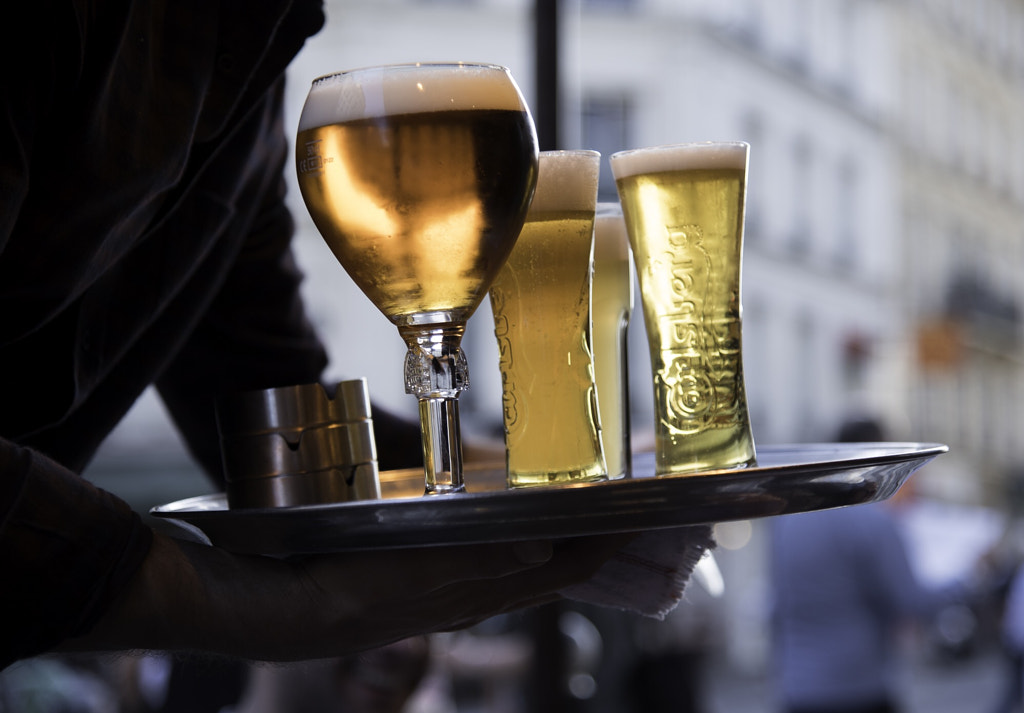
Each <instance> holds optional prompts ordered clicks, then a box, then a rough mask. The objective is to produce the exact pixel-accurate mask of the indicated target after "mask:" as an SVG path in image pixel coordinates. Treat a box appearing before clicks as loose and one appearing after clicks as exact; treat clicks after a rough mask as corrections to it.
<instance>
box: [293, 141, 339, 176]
mask: <svg viewBox="0 0 1024 713" xmlns="http://www.w3.org/2000/svg"><path fill="white" fill-rule="evenodd" d="M305 149H306V155H305V156H304V157H303V158H302V159H300V160H299V166H298V171H299V173H301V174H303V175H307V176H322V175H324V167H325V165H326V164H328V163H330V162H331V161H333V160H334V159H332V158H330V157H329V156H324V155H323V154H322V153H320V152H321V150H322V149H323V141H322V140H320V139H315V140H313V141H307V142H306V143H305Z"/></svg>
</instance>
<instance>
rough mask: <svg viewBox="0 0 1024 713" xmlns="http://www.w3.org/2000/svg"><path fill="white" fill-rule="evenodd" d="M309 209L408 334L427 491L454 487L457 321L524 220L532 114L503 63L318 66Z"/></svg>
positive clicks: (301, 155)
mask: <svg viewBox="0 0 1024 713" xmlns="http://www.w3.org/2000/svg"><path fill="white" fill-rule="evenodd" d="M296 160H297V169H298V179H299V187H300V189H301V192H302V197H303V200H304V201H305V203H306V207H307V208H308V209H309V212H310V215H311V216H312V218H313V222H314V223H315V224H316V227H317V229H318V230H319V231H320V233H321V235H322V236H323V238H324V240H325V241H326V242H327V244H328V245H329V246H330V248H331V250H332V251H333V252H334V254H335V256H336V257H337V258H338V260H339V262H340V263H341V264H342V266H343V267H344V268H345V270H346V271H347V272H348V274H349V275H350V276H351V277H352V279H353V281H354V282H355V283H356V284H357V285H358V286H359V288H360V289H361V290H362V291H363V292H364V293H365V294H366V296H367V297H368V298H369V299H370V300H371V301H372V302H373V303H374V305H376V306H377V308H378V309H379V310H380V311H381V312H383V313H384V315H385V316H386V317H387V318H388V319H389V320H391V322H392V323H393V324H395V326H397V327H398V331H399V333H400V335H401V337H402V339H403V340H404V341H405V344H406V347H407V348H408V351H407V354H406V359H405V389H406V393H409V394H413V395H415V396H416V397H417V398H418V400H419V414H420V422H421V426H422V433H423V456H424V470H425V483H426V493H427V494H439V493H451V492H459V491H461V490H463V489H464V484H463V476H462V446H461V438H460V432H459V411H458V398H459V394H460V393H461V392H462V391H463V390H464V389H465V388H467V387H468V385H469V371H468V367H467V364H466V358H465V355H464V354H463V352H462V349H461V346H460V345H461V341H462V335H463V332H464V330H465V326H466V321H467V320H468V319H469V317H470V316H471V315H472V314H473V312H474V311H475V310H476V308H477V306H478V305H479V304H480V301H481V300H482V299H483V298H484V296H485V295H486V294H487V290H488V289H489V287H490V285H491V282H492V281H493V279H494V277H495V275H496V274H497V273H498V271H499V269H500V268H501V267H502V265H503V264H504V263H505V261H506V259H507V258H508V255H509V253H510V252H511V250H512V247H513V246H514V245H515V242H516V239H517V237H518V235H519V231H520V229H521V228H522V226H523V221H524V219H525V216H526V211H527V208H528V207H529V205H530V201H531V199H532V197H533V192H534V189H535V187H536V183H537V163H538V148H537V135H536V131H535V129H534V124H533V119H532V117H531V116H530V112H529V109H528V108H527V106H526V102H525V100H524V99H523V96H522V94H521V92H520V91H519V88H518V86H517V85H516V83H515V81H514V79H513V78H512V75H511V73H510V72H509V71H508V70H507V69H506V68H504V67H499V66H495V65H482V64H464V63H454V64H408V65H391V66H384V67H371V68H366V69H358V70H353V71H348V72H341V73H337V74H331V75H327V76H324V77H320V78H318V79H316V80H315V81H314V82H313V84H312V87H311V88H310V90H309V94H308V95H307V97H306V103H305V105H304V107H303V110H302V114H301V116H300V119H299V131H298V138H297V141H296Z"/></svg>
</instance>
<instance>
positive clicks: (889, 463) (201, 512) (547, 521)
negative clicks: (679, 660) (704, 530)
mask: <svg viewBox="0 0 1024 713" xmlns="http://www.w3.org/2000/svg"><path fill="white" fill-rule="evenodd" d="M948 450H949V448H948V446H946V445H944V444H941V443H930V442H905V441H887V442H867V443H852V444H851V443H798V444H771V445H764V446H760V447H759V449H758V453H759V455H767V454H774V455H778V454H785V453H790V452H798V453H805V454H808V455H811V454H816V453H820V454H823V455H828V457H824V458H821V459H814V460H803V461H798V462H791V463H785V462H783V463H771V464H769V465H765V466H755V467H750V468H734V469H716V470H709V471H703V472H700V473H691V474H673V475H665V476H654V475H653V474H652V475H640V476H637V477H634V478H631V479H620V480H613V481H602V482H597V483H579V484H566V485H557V486H546V487H534V488H523V489H518V490H485V491H476V492H466V493H461V494H451V495H431V496H423V495H419V496H404V497H391V498H387V497H385V498H382V499H379V500H362V501H355V502H346V503H329V504H316V505H302V506H293V507H284V508H251V509H235V510H230V509H228V508H227V503H226V496H225V495H224V494H223V493H213V494H208V495H200V496H196V497H193V498H185V499H183V500H177V501H174V502H171V503H166V504H164V505H158V506H156V507H154V508H152V509H151V510H150V514H151V515H153V516H154V517H157V518H160V519H162V520H165V521H168V522H170V523H173V524H174V525H176V526H177V527H179V528H181V529H182V530H184V531H185V532H187V533H189V534H190V535H191V536H193V537H197V536H198V537H199V539H200V540H205V541H207V542H209V543H211V544H214V545H218V546H224V547H225V549H232V550H233V551H242V552H249V553H256V554H287V553H300V552H306V551H307V550H306V549H304V547H303V546H302V545H301V541H302V540H303V537H302V536H301V534H300V535H299V536H298V537H297V538H291V539H292V542H293V544H291V545H289V544H287V543H275V544H273V545H272V546H269V547H267V546H259V545H257V546H254V548H253V549H247V548H246V546H245V545H243V546H242V548H241V549H239V547H238V546H237V543H235V542H231V541H232V540H233V539H238V538H232V537H231V536H230V535H228V537H227V539H228V540H229V542H228V544H234V545H236V546H234V547H228V546H226V545H222V544H220V543H221V542H224V539H225V538H224V533H223V532H221V530H223V529H224V527H229V528H230V527H231V526H232V522H233V523H234V524H235V526H236V527H238V528H241V529H243V530H244V529H245V528H246V527H247V526H249V527H253V526H255V525H254V523H261V522H263V523H264V524H267V523H270V524H273V525H276V526H280V527H283V528H284V529H287V527H288V526H294V527H297V528H298V530H300V531H301V533H305V534H307V535H309V537H307V538H306V540H307V541H310V540H311V539H312V540H316V539H317V538H322V540H321V541H326V542H331V541H332V538H333V540H334V541H337V540H340V539H343V538H350V539H351V540H352V542H351V543H347V544H345V545H344V546H337V545H336V546H333V547H327V548H325V546H324V545H322V544H320V545H313V544H307V545H306V547H308V548H309V550H308V551H312V552H322V551H342V550H357V549H384V548H394V547H414V546H429V545H453V544H460V543H469V542H481V541H493V540H494V539H495V537H497V539H501V540H515V539H534V538H537V537H556V536H559V535H561V536H574V535H575V534H579V535H587V534H597V533H598V531H602V526H601V522H600V518H601V516H602V513H600V512H597V513H594V514H589V513H587V514H580V513H578V512H576V510H578V509H579V506H583V505H593V506H599V507H600V506H608V505H609V504H610V505H611V508H612V510H614V512H610V513H605V514H606V515H607V518H608V521H609V522H611V521H612V520H616V521H617V522H618V524H617V525H615V526H612V525H608V529H607V530H605V531H608V532H613V531H618V532H623V531H637V530H643V529H664V528H666V527H670V526H671V525H665V524H663V523H664V522H665V521H666V519H669V520H671V519H672V516H673V514H672V513H665V512H657V513H656V514H659V515H660V516H661V519H660V520H659V519H658V518H654V519H655V520H657V523H658V524H654V525H653V526H651V527H644V526H643V524H642V521H643V515H644V508H645V507H647V508H650V507H652V503H653V508H654V510H655V511H660V510H661V509H665V508H669V507H671V506H672V504H673V503H675V501H676V500H678V499H679V497H680V496H681V495H682V494H683V493H684V491H694V492H698V493H702V492H703V494H704V495H705V496H706V495H707V492H704V491H707V490H708V489H710V492H712V493H715V494H717V493H719V492H721V493H725V498H726V500H728V497H729V494H730V491H734V492H732V495H734V496H735V497H736V498H737V499H739V498H741V497H748V498H749V497H751V496H752V495H753V494H755V493H758V492H761V490H762V488H761V487H760V486H763V485H764V484H765V483H775V482H777V481H778V480H779V479H780V478H792V481H793V483H794V484H795V486H806V485H807V484H808V482H807V478H808V475H810V476H811V480H812V481H814V482H821V483H826V482H827V481H828V480H829V479H830V478H831V479H833V480H834V479H835V476H836V475H837V474H838V475H842V476H844V477H842V478H840V479H839V480H840V481H842V487H846V488H848V489H849V493H850V495H851V496H852V497H851V498H850V499H849V502H845V501H844V502H835V503H828V502H827V503H826V504H825V505H823V506H822V507H807V508H803V507H801V508H799V509H796V510H792V509H790V510H786V509H784V508H783V509H782V511H780V512H766V513H763V514H759V513H756V512H755V513H754V514H749V512H748V511H743V512H744V513H745V514H742V515H741V516H737V517H728V516H725V515H727V513H726V514H725V515H724V514H723V513H722V512H721V511H717V512H716V513H715V517H713V518H710V519H709V520H707V521H706V522H723V521H728V520H733V519H754V518H759V517H768V516H772V515H780V514H787V513H788V512H799V511H803V510H812V509H827V508H831V507H842V506H845V505H854V504H859V503H862V502H872V501H877V500H884V499H887V498H888V497H890V496H891V495H892V494H893V493H894V492H895V491H896V490H898V489H899V488H900V487H902V485H903V483H904V482H905V480H906V479H907V478H909V476H910V474H911V473H913V472H914V471H916V470H917V469H919V468H920V467H922V466H923V465H925V464H926V463H928V462H929V461H931V460H932V459H934V458H935V457H937V456H939V455H942V454H943V453H946V452H948ZM879 451H883V452H879ZM858 454H859V455H858ZM638 459H639V460H641V461H642V460H644V459H649V460H651V463H652V466H651V468H652V470H653V453H650V452H647V453H642V454H638ZM901 463H913V464H916V465H914V467H913V468H911V469H910V470H909V471H907V472H906V473H905V474H902V475H897V476H896V478H895V480H893V478H892V477H889V478H888V483H889V485H890V488H889V489H890V490H891V492H874V491H871V490H870V487H869V486H872V485H878V483H877V482H875V483H871V482H865V483H856V482H852V481H850V478H851V477H852V476H851V474H855V473H858V472H865V471H867V472H870V471H872V470H878V469H887V471H892V470H895V469H896V468H897V467H898V466H899V465H900V464H901ZM484 467H485V466H484ZM490 469H491V470H492V472H493V470H494V466H493V465H491V467H490ZM421 473H422V471H421V470H420V469H407V470H403V471H385V472H382V473H381V477H382V482H384V481H386V480H387V479H389V478H392V479H393V478H398V477H399V476H400V475H401V474H405V475H406V477H414V476H415V475H416V474H421ZM469 483H470V478H468V477H467V484H469ZM837 487H838V486H837ZM785 488H786V484H785V483H783V485H782V490H785ZM862 488H867V491H868V492H866V495H867V497H863V498H860V499H857V498H858V497H859V496H860V495H862V494H864V493H861V492H860V489H862ZM780 495H785V493H780V491H779V489H778V488H776V491H775V492H774V493H770V494H766V496H765V497H775V498H778V497H779V496H780ZM211 503H213V504H214V507H210V505H211ZM570 504H571V505H576V506H577V507H576V508H571V507H567V505H570ZM676 507H682V506H679V505H678V503H677V504H676ZM531 511H539V512H541V513H543V514H544V515H545V517H543V518H542V519H543V525H542V524H540V523H534V522H532V521H531V518H530V517H528V515H529V512H531ZM499 515H503V516H505V517H506V519H508V520H509V522H508V523H507V524H508V527H509V528H511V527H513V526H515V525H519V526H520V527H524V528H525V530H526V531H525V532H524V533H523V534H521V535H517V534H516V533H514V532H505V531H504V529H503V527H502V525H503V524H504V523H501V522H498V523H495V522H494V518H495V517H498V516H499ZM346 516H348V519H351V520H352V521H353V522H349V523H344V522H343V518H346ZM630 517H635V518H638V520H637V523H640V524H637V523H634V526H626V523H627V521H628V520H629V518H630ZM446 518H447V519H448V520H450V521H451V522H450V523H449V525H448V527H463V528H470V529H471V530H474V529H475V530H479V531H481V533H483V532H487V533H490V536H485V535H483V534H481V535H480V536H474V535H473V534H472V533H470V534H461V535H460V534H458V533H450V534H447V535H445V536H443V537H442V538H441V539H437V538H436V537H435V538H434V539H430V538H431V533H433V532H434V531H435V530H437V529H440V528H443V527H444V526H445V524H444V523H445V520H446ZM317 523H319V524H320V526H323V527H331V526H333V527H341V526H342V525H343V524H347V525H350V526H351V527H352V529H351V530H348V531H344V532H337V533H333V534H332V533H326V534H321V533H318V532H317V531H316V529H315V528H316V527H318V525H317ZM574 523H576V526H577V527H579V528H580V529H579V530H578V532H574V530H573V525H574ZM687 524H701V521H700V520H699V518H694V519H693V521H692V522H681V523H680V524H679V525H678V526H685V525H687ZM211 530H217V532H213V533H212V534H211V532H210V531H211ZM538 532H539V533H541V534H536V533H538ZM495 533H498V534H497V535H495ZM257 534H258V535H260V536H258V537H257V538H256V539H257V540H259V539H260V537H263V538H264V539H266V534H267V533H257ZM424 534H425V535H426V536H427V540H425V541H424V540H423V539H422V536H423V535H424ZM286 535H287V533H286ZM417 535H419V536H417ZM283 539H284V540H288V539H289V538H288V537H287V536H285V537H284V538H283ZM296 539H298V540H299V541H300V544H294V542H295V540H296Z"/></svg>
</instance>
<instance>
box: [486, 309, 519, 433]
mask: <svg viewBox="0 0 1024 713" xmlns="http://www.w3.org/2000/svg"><path fill="white" fill-rule="evenodd" d="M491 304H492V307H493V311H494V336H495V337H496V338H497V340H498V369H499V371H500V372H501V384H502V389H501V391H502V395H501V407H502V417H503V420H504V423H505V431H506V432H508V433H510V432H511V430H512V429H513V428H514V427H515V426H516V424H517V422H518V421H519V404H518V401H517V399H516V384H515V377H514V376H513V373H514V372H513V366H514V365H513V360H512V340H511V339H510V338H509V332H510V331H511V329H510V327H509V322H508V317H506V316H505V314H504V309H505V295H504V294H503V293H502V291H501V290H492V291H491Z"/></svg>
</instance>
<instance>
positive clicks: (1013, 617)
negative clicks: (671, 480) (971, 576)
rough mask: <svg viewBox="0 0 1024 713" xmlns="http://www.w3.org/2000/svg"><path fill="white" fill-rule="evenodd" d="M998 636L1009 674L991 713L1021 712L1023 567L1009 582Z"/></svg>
mask: <svg viewBox="0 0 1024 713" xmlns="http://www.w3.org/2000/svg"><path fill="white" fill-rule="evenodd" d="M1001 633H1002V644H1003V649H1004V652H1005V655H1006V658H1007V664H1008V668H1009V671H1008V673H1007V680H1006V688H1005V689H1004V690H1003V694H1002V696H1001V697H1000V699H999V701H998V702H997V704H996V707H995V711H994V713H1014V711H1024V565H1022V566H1018V568H1017V571H1016V573H1015V574H1014V575H1013V577H1012V579H1011V580H1010V586H1009V589H1008V591H1007V593H1006V603H1005V607H1004V609H1003V621H1002V632H1001Z"/></svg>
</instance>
